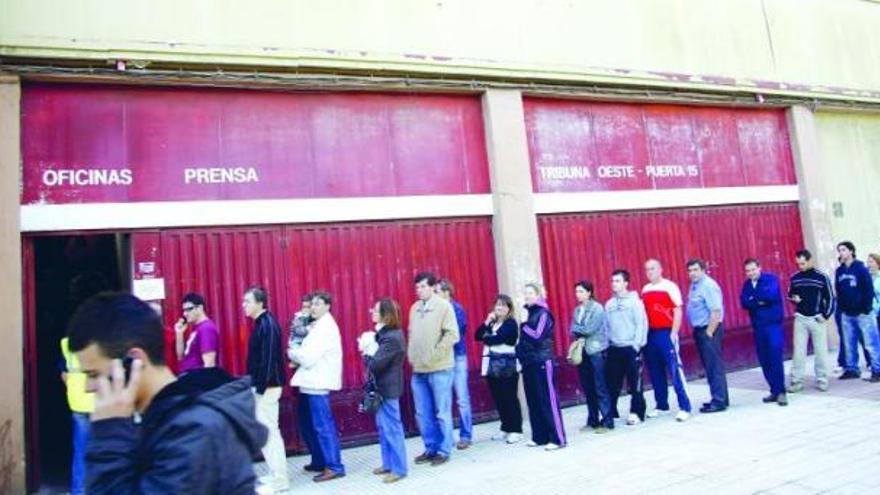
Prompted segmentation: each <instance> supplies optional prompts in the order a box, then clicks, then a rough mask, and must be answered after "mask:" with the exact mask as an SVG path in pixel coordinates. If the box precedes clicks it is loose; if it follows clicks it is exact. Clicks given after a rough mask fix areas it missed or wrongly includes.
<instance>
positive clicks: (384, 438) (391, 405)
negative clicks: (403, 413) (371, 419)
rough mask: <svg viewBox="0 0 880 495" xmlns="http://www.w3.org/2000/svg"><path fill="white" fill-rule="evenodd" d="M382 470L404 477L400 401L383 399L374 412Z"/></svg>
mask: <svg viewBox="0 0 880 495" xmlns="http://www.w3.org/2000/svg"><path fill="white" fill-rule="evenodd" d="M376 429H378V430H379V450H380V451H381V452H382V468H383V469H387V470H388V471H391V472H392V473H394V474H396V475H398V476H406V473H407V468H406V443H405V441H404V432H403V421H401V419H400V399H385V400H383V401H382V407H380V408H379V411H378V412H376Z"/></svg>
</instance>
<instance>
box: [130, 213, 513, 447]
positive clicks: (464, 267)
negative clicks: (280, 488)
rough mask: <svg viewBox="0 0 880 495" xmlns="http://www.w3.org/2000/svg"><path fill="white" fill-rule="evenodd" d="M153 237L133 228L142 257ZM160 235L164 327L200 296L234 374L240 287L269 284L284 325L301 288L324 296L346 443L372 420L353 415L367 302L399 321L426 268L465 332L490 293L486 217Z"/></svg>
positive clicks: (370, 431)
mask: <svg viewBox="0 0 880 495" xmlns="http://www.w3.org/2000/svg"><path fill="white" fill-rule="evenodd" d="M151 235H153V234H151V233H141V234H138V233H135V234H133V235H132V244H133V246H134V249H135V250H136V251H137V252H141V251H142V252H144V253H149V254H145V256H152V255H153V254H155V253H153V251H152V250H151V249H149V248H148V247H145V246H142V245H141V244H140V243H141V242H142V241H149V239H150V236H151ZM160 239H161V241H160V247H159V251H158V255H157V256H155V259H156V260H158V261H157V263H158V265H159V266H158V267H157V268H156V275H157V276H162V277H164V279H165V287H166V300H165V304H164V314H165V323H166V324H167V325H171V324H173V321H174V319H176V318H177V317H178V315H179V305H180V303H179V301H180V298H181V297H182V296H183V295H184V294H185V293H186V292H189V291H195V292H200V293H202V294H204V295H205V298H206V300H207V306H208V313H209V315H210V316H211V318H213V319H214V321H215V322H216V323H217V326H218V328H219V329H220V332H221V346H222V347H221V353H220V360H221V365H222V366H223V367H224V368H226V369H227V370H229V371H230V372H232V373H233V374H236V375H241V374H243V373H244V371H245V360H246V353H247V338H248V335H249V328H250V327H249V324H250V323H249V322H248V321H247V320H246V319H245V318H244V316H243V315H242V313H241V308H240V301H241V295H242V292H243V291H244V289H245V288H246V287H247V286H249V285H251V284H254V283H259V284H262V285H263V286H264V287H266V288H267V290H268V291H269V307H270V310H271V311H272V312H273V313H274V314H275V315H276V316H277V317H278V319H279V322H281V323H282V326H284V327H286V322H287V321H289V319H290V317H291V316H292V314H293V313H294V312H295V311H296V309H297V308H298V307H299V298H300V296H301V295H302V294H304V293H305V292H307V291H314V290H319V289H324V290H327V291H329V292H330V293H331V295H332V296H333V299H334V303H333V313H334V316H335V317H336V319H337V321H338V322H339V326H340V330H341V331H342V339H343V350H344V366H343V369H344V376H343V390H342V391H341V392H340V393H337V394H333V395H332V401H333V404H332V407H333V410H334V413H335V415H336V418H337V422H338V424H339V429H340V435H341V436H342V438H343V442H344V443H349V444H350V443H358V442H362V441H366V440H369V439H372V438H373V437H374V436H375V427H374V424H373V418H372V417H371V416H367V415H364V414H361V413H358V412H357V403H358V400H359V399H360V393H361V387H362V385H363V368H362V359H361V357H360V355H359V354H358V352H357V344H356V338H357V336H358V335H360V333H361V332H363V331H364V330H365V329H368V328H370V326H371V325H370V317H369V314H368V310H369V308H370V307H371V306H372V304H373V303H374V302H375V301H376V300H377V299H378V298H380V297H383V296H390V297H393V298H395V299H396V300H397V301H398V302H399V303H400V304H401V307H402V310H403V312H404V319H406V315H407V314H408V309H409V306H410V304H412V302H413V301H414V299H415V295H414V289H413V283H412V277H413V276H414V275H415V274H416V273H417V272H419V271H423V270H432V271H434V272H436V273H437V274H438V275H439V276H442V277H447V278H449V279H450V280H452V281H453V282H454V283H455V286H456V298H457V299H458V300H459V301H460V302H461V303H462V304H463V305H464V307H465V308H466V310H467V312H468V325H469V335H470V336H471V338H472V335H473V331H474V329H475V328H476V326H477V325H478V324H479V322H480V320H481V317H482V316H484V315H485V313H486V311H488V309H489V307H490V306H491V305H492V302H493V300H494V296H495V294H496V292H497V282H496V273H495V259H494V248H493V242H492V223H491V220H490V219H488V218H476V219H444V220H419V221H390V222H370V223H350V224H335V225H297V226H286V227H282V226H269V227H254V228H238V229H219V228H209V229H169V230H164V231H161V233H160ZM150 259H152V258H150ZM135 263H136V264H137V255H136V260H135ZM405 325H406V321H404V326H405ZM284 330H285V331H286V328H285V329H284ZM468 347H469V348H470V352H469V357H470V364H471V366H470V368H471V389H472V403H473V407H474V412H475V414H476V415H477V416H478V417H486V416H488V415H491V414H492V412H493V411H494V407H493V405H492V402H491V398H490V397H489V394H488V390H486V389H485V386H484V384H483V383H482V380H481V379H480V377H479V350H478V349H477V346H476V345H474V344H471V343H470V342H468ZM407 376H409V369H408V366H407ZM407 389H408V387H407ZM406 394H407V395H406V396H405V398H404V400H403V401H402V404H403V409H404V416H405V421H406V425H407V427H408V430H409V431H415V421H414V416H413V412H412V406H411V402H412V401H411V400H409V392H408V391H407V392H406ZM295 400H296V394H293V393H291V391H290V389H289V388H287V389H286V390H285V394H284V396H283V398H282V402H281V404H282V405H281V424H282V434H283V435H284V437H285V439H286V443H287V446H288V448H290V449H294V450H299V449H300V447H301V446H302V443H301V442H300V441H299V438H298V435H297V429H298V428H296V426H295V425H296V415H295Z"/></svg>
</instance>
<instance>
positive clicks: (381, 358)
mask: <svg viewBox="0 0 880 495" xmlns="http://www.w3.org/2000/svg"><path fill="white" fill-rule="evenodd" d="M372 317H373V323H374V324H375V328H376V333H375V336H374V337H373V336H371V335H369V334H371V333H372V332H369V333H366V334H364V335H362V336H361V339H360V342H359V347H360V348H361V352H362V353H363V355H364V361H365V363H366V367H367V372H368V373H370V374H371V375H372V377H373V379H374V380H375V392H376V393H378V395H379V397H378V400H381V404H380V405H379V407H378V410H376V412H375V414H376V428H377V429H378V430H379V448H380V451H381V452H382V466H380V467H378V468H376V469H374V470H373V474H376V475H385V476H384V478H383V479H382V481H383V482H385V483H394V482H396V481H399V480H401V479H402V478H404V477H406V475H407V465H406V444H405V441H404V429H403V421H401V418H400V396H401V395H402V394H403V360H404V358H405V351H406V344H405V343H404V339H403V332H402V331H401V330H400V306H398V304H397V302H395V301H394V300H393V299H388V298H385V299H382V300H381V301H379V302H377V303H376V305H375V306H373V309H372Z"/></svg>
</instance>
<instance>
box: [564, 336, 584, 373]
mask: <svg viewBox="0 0 880 495" xmlns="http://www.w3.org/2000/svg"><path fill="white" fill-rule="evenodd" d="M586 343H587V341H586V339H582V338H581V339H575V341H574V342H572V343H571V344H570V345H569V346H568V358H567V359H568V362H569V363H571V364H573V365H575V366H580V364H581V363H582V362H583V361H584V345H585V344H586Z"/></svg>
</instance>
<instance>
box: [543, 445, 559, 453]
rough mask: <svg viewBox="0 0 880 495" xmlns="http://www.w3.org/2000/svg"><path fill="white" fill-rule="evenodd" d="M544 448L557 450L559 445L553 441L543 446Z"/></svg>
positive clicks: (548, 450)
mask: <svg viewBox="0 0 880 495" xmlns="http://www.w3.org/2000/svg"><path fill="white" fill-rule="evenodd" d="M544 450H546V451H547V452H550V451H552V450H559V445H556V444H555V443H548V444H547V446H546V447H544Z"/></svg>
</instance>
